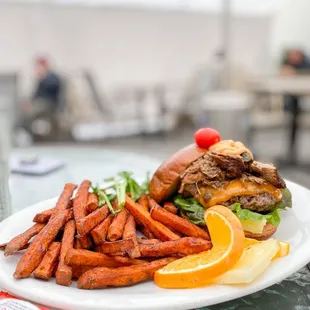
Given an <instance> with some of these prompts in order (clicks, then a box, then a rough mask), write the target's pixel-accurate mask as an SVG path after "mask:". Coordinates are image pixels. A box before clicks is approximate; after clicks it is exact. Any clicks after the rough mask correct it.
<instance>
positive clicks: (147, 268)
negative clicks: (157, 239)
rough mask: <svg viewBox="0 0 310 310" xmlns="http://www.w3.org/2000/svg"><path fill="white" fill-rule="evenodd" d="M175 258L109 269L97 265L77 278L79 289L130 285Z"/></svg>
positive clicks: (152, 274) (140, 280)
mask: <svg viewBox="0 0 310 310" xmlns="http://www.w3.org/2000/svg"><path fill="white" fill-rule="evenodd" d="M174 259H175V258H172V257H168V258H163V259H159V260H155V261H153V262H150V263H146V264H143V265H139V266H129V267H120V268H116V269H110V268H105V267H97V268H94V269H92V270H89V271H87V272H85V273H84V274H83V275H82V276H81V277H80V278H79V280H78V282H77V286H78V288H80V289H98V288H104V287H108V286H112V287H120V286H130V285H134V284H137V283H139V282H143V281H146V280H148V279H152V278H153V276H154V273H155V271H157V270H159V269H160V268H163V267H164V266H166V265H167V264H169V263H170V262H172V261H173V260H174Z"/></svg>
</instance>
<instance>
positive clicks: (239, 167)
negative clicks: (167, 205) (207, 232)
mask: <svg viewBox="0 0 310 310" xmlns="http://www.w3.org/2000/svg"><path fill="white" fill-rule="evenodd" d="M150 196H151V197H152V198H153V199H154V200H156V201H157V202H158V203H161V202H164V201H168V200H169V201H171V200H173V201H174V203H175V205H176V206H177V207H178V209H179V213H180V215H181V216H183V217H185V218H187V219H188V220H190V221H191V222H193V223H195V224H197V225H201V226H203V225H205V222H204V216H203V215H204V211H205V209H207V208H210V207H212V206H214V205H219V204H220V205H224V206H226V207H227V208H229V209H230V210H231V211H232V212H233V213H234V214H235V215H236V216H237V217H238V218H239V219H240V221H241V224H242V226H243V228H244V231H245V235H246V237H249V238H255V239H257V240H264V239H267V238H268V237H270V236H272V235H273V234H274V233H275V232H276V230H277V227H278V226H279V224H280V211H281V210H283V209H286V208H290V207H292V200H291V193H290V191H289V190H288V188H287V187H286V184H285V181H284V180H283V179H282V178H281V177H280V176H279V174H278V171H277V168H276V167H274V166H273V165H271V164H264V163H261V162H259V161H256V160H255V159H254V157H253V154H252V153H251V151H250V150H249V149H248V148H246V147H245V146H244V144H243V143H241V142H235V141H232V140H224V141H220V142H218V143H215V144H213V145H211V146H210V147H208V148H201V147H199V146H197V145H196V144H192V145H189V146H187V147H185V148H183V149H181V150H180V151H178V152H177V153H175V154H174V155H172V156H171V157H170V158H169V159H168V160H167V161H165V162H164V163H163V164H162V165H161V166H160V167H159V168H158V169H157V171H156V172H155V174H154V175H153V177H152V179H151V182H150Z"/></svg>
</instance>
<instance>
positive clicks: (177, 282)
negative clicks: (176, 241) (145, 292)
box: [154, 205, 245, 288]
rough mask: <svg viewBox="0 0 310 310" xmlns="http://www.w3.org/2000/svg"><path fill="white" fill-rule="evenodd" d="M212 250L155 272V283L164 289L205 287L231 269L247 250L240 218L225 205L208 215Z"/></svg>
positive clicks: (213, 208)
mask: <svg viewBox="0 0 310 310" xmlns="http://www.w3.org/2000/svg"><path fill="white" fill-rule="evenodd" d="M205 221H206V225H207V227H208V230H209V233H210V237H211V241H212V244H213V248H212V249H211V250H209V251H206V252H202V253H199V254H194V255H189V256H186V257H183V258H181V259H178V260H176V261H174V262H172V263H170V264H168V265H167V266H165V267H164V268H162V269H160V270H158V271H157V272H156V273H155V277H154V281H155V284H156V285H158V286H159V287H163V288H190V287H199V286H204V285H206V284H208V283H211V282H210V281H211V279H213V278H214V277H217V276H219V275H221V274H223V273H225V272H226V271H227V270H229V269H230V268H232V267H233V266H234V265H235V264H236V263H237V262H238V261H239V259H240V257H241V255H242V253H243V249H244V240H245V237H244V231H243V228H242V225H241V223H240V221H239V219H238V218H237V217H236V216H235V215H234V214H233V213H232V212H231V211H230V210H229V209H228V208H226V207H224V206H220V205H217V206H213V207H211V208H209V209H208V210H207V211H206V212H205Z"/></svg>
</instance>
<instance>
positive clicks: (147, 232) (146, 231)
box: [139, 225, 155, 239]
mask: <svg viewBox="0 0 310 310" xmlns="http://www.w3.org/2000/svg"><path fill="white" fill-rule="evenodd" d="M139 230H140V231H141V232H142V234H143V235H144V236H145V237H146V238H148V239H155V236H154V235H153V234H152V233H151V232H150V230H149V229H148V228H147V227H144V226H142V225H140V227H139Z"/></svg>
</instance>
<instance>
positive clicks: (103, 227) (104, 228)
mask: <svg viewBox="0 0 310 310" xmlns="http://www.w3.org/2000/svg"><path fill="white" fill-rule="evenodd" d="M113 218H114V215H113V214H110V215H109V216H108V217H107V218H106V219H105V220H104V221H103V222H102V223H100V224H99V225H97V226H96V227H95V228H94V229H93V230H92V231H91V235H92V237H93V239H94V242H95V244H97V245H98V244H101V243H102V242H104V241H106V237H107V233H108V229H109V227H110V225H111V223H112V221H113Z"/></svg>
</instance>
